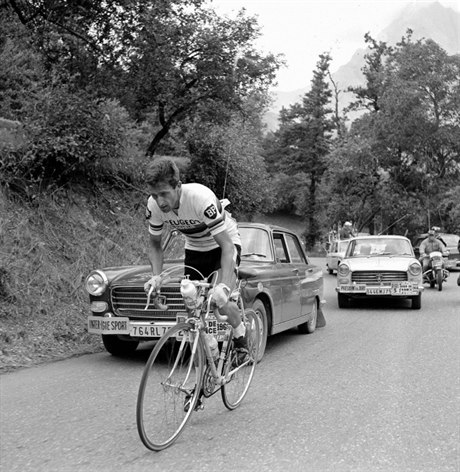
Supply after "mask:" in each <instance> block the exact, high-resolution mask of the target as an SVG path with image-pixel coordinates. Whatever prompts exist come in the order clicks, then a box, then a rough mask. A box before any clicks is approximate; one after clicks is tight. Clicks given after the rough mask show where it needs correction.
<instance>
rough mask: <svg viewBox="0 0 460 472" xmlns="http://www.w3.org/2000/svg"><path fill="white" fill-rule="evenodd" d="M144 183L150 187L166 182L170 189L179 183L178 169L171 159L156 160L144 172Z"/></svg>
mask: <svg viewBox="0 0 460 472" xmlns="http://www.w3.org/2000/svg"><path fill="white" fill-rule="evenodd" d="M145 181H146V183H147V184H148V185H152V186H154V185H157V184H158V183H159V182H166V183H168V184H169V185H171V187H176V186H177V184H178V183H179V181H180V173H179V168H178V167H177V165H176V164H175V163H174V162H173V161H172V160H171V159H166V158H160V159H156V160H155V161H153V162H152V163H151V164H149V165H148V167H147V170H146V172H145Z"/></svg>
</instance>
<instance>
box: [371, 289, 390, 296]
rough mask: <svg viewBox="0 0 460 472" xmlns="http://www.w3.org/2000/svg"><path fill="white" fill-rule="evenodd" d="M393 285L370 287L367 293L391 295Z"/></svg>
mask: <svg viewBox="0 0 460 472" xmlns="http://www.w3.org/2000/svg"><path fill="white" fill-rule="evenodd" d="M390 293H391V287H368V288H367V289H366V295H390Z"/></svg>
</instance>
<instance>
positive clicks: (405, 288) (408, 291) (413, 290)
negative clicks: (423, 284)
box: [391, 282, 418, 295]
mask: <svg viewBox="0 0 460 472" xmlns="http://www.w3.org/2000/svg"><path fill="white" fill-rule="evenodd" d="M391 295H418V285H417V283H415V282H398V283H396V282H395V283H392V284H391Z"/></svg>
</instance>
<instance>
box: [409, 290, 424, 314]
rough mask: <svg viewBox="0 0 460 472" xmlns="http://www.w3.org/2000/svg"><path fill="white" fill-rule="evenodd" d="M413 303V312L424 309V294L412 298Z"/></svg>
mask: <svg viewBox="0 0 460 472" xmlns="http://www.w3.org/2000/svg"><path fill="white" fill-rule="evenodd" d="M411 303H412V305H411V308H412V309H413V310H420V308H421V307H422V294H421V293H419V294H418V295H417V296H415V297H411Z"/></svg>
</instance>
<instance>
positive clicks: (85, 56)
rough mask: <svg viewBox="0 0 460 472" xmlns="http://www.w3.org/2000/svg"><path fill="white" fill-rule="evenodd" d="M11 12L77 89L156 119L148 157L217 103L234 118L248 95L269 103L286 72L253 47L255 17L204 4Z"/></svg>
mask: <svg viewBox="0 0 460 472" xmlns="http://www.w3.org/2000/svg"><path fill="white" fill-rule="evenodd" d="M6 5H9V6H10V7H11V9H12V10H13V11H14V12H15V13H16V14H17V16H18V18H19V19H20V20H21V21H22V23H24V24H27V26H28V27H29V28H31V30H32V32H33V36H32V37H33V40H34V43H35V44H36V45H37V47H39V49H40V51H41V52H42V55H43V57H44V64H45V65H46V67H47V68H49V69H59V70H61V71H62V70H65V71H66V72H67V74H68V75H69V76H71V77H72V81H73V83H74V87H75V88H76V89H82V88H85V89H91V90H92V92H93V93H94V94H95V95H96V96H99V97H100V96H104V97H107V96H108V97H111V98H116V99H118V100H120V102H121V104H122V105H123V106H124V107H125V108H126V109H127V110H128V111H129V113H130V114H131V116H132V117H133V118H134V119H135V120H145V119H146V118H147V117H148V116H149V117H151V118H154V120H152V122H151V123H150V125H151V127H152V129H151V135H152V136H153V138H151V140H150V143H149V145H148V147H147V154H149V155H151V154H153V153H155V152H156V151H157V149H158V146H159V144H160V142H161V141H162V140H163V139H164V138H165V137H166V136H167V135H168V133H169V132H170V131H171V129H172V128H173V127H174V126H176V125H177V124H178V123H180V122H181V121H182V120H184V119H186V118H187V117H190V116H192V115H194V114H195V113H196V112H197V109H198V108H200V107H201V108H203V106H205V105H206V104H207V103H208V102H209V101H220V102H222V103H225V105H226V108H227V109H229V110H231V111H235V110H238V109H240V108H241V104H242V102H243V101H244V100H245V99H246V98H247V97H248V96H249V95H253V96H254V95H255V94H257V95H258V96H259V99H260V100H262V101H265V103H266V102H267V100H268V94H267V90H268V87H269V85H271V83H272V82H273V80H274V78H275V72H276V70H277V69H278V67H279V65H280V59H279V58H277V57H275V56H274V55H272V54H268V55H266V56H264V55H262V54H260V53H258V52H257V51H256V50H255V49H254V46H253V42H254V40H255V39H256V38H257V36H258V35H259V27H258V25H257V21H256V19H255V18H251V17H246V16H245V14H244V11H242V12H241V13H240V14H239V15H238V16H237V18H236V19H234V20H233V19H229V18H227V17H220V16H218V15H217V14H216V13H215V12H214V11H213V10H212V9H210V8H209V7H207V6H205V5H204V2H203V1H202V0H172V1H168V2H166V1H152V0H141V1H137V0H128V1H121V0H116V1H113V2H108V3H107V2H86V1H78V2H70V3H69V2H45V3H44V4H41V5H38V4H37V3H35V2H31V1H30V2H27V1H24V2H21V3H19V2H16V1H13V0H9V1H8V2H6ZM222 118H223V119H225V117H222Z"/></svg>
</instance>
